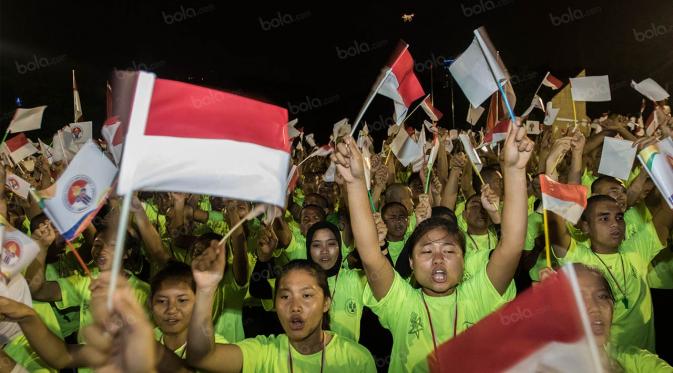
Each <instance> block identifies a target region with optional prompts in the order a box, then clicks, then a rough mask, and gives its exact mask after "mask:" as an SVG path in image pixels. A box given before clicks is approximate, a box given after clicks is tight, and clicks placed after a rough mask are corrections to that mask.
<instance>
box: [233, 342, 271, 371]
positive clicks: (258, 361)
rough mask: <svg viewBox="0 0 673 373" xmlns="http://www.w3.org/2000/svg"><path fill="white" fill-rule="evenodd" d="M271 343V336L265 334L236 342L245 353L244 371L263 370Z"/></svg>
mask: <svg viewBox="0 0 673 373" xmlns="http://www.w3.org/2000/svg"><path fill="white" fill-rule="evenodd" d="M269 343H270V341H269V338H268V337H266V336H263V335H258V336H257V337H255V338H246V339H244V340H242V341H240V342H238V343H236V345H237V346H238V347H239V348H240V349H241V354H243V370H242V371H243V372H257V371H263V367H264V361H265V360H266V354H267V351H266V350H267V346H268V345H269Z"/></svg>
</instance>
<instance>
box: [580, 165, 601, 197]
mask: <svg viewBox="0 0 673 373" xmlns="http://www.w3.org/2000/svg"><path fill="white" fill-rule="evenodd" d="M596 179H598V176H596V175H594V173H593V172H592V171H591V170H589V169H588V168H585V169H584V173H583V174H582V178H581V179H580V181H581V182H582V185H584V186H585V187H587V198H589V197H591V184H592V183H593V182H594V181H595V180H596Z"/></svg>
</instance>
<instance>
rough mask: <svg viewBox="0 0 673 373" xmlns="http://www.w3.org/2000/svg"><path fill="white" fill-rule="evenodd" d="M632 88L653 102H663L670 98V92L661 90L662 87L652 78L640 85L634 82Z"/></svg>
mask: <svg viewBox="0 0 673 373" xmlns="http://www.w3.org/2000/svg"><path fill="white" fill-rule="evenodd" d="M631 87H633V89H635V90H636V91H638V92H640V94H641V95H643V96H645V97H647V98H648V99H650V100H652V101H662V100H665V99H667V98H668V96H669V95H668V92H666V90H665V89H663V88H661V86H660V85H659V84H657V82H655V81H654V79H651V78H647V79H645V80H643V81H642V82H640V83H636V82H634V81H633V80H632V81H631Z"/></svg>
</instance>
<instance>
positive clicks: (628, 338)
mask: <svg viewBox="0 0 673 373" xmlns="http://www.w3.org/2000/svg"><path fill="white" fill-rule="evenodd" d="M662 248H663V245H662V244H661V243H660V242H659V238H658V236H657V232H656V229H655V228H654V225H653V224H652V223H649V224H646V225H645V226H643V227H642V229H641V230H640V231H639V232H637V233H635V234H634V235H632V236H631V238H630V239H629V240H626V241H624V242H622V244H621V245H620V246H619V251H618V252H617V253H614V254H597V253H594V252H593V251H591V249H590V248H589V246H586V244H585V243H578V242H576V241H575V240H571V243H570V247H569V248H568V253H567V254H566V256H565V257H564V258H561V259H560V260H559V261H560V262H561V264H565V263H584V264H586V265H589V266H592V267H595V268H597V269H598V270H600V271H601V272H603V275H604V276H605V278H606V279H607V280H608V283H610V287H611V288H612V292H613V294H614V296H615V306H614V311H613V315H612V328H611V329H610V342H611V344H613V345H617V346H625V347H626V346H636V347H638V348H644V349H647V350H649V351H652V352H654V351H655V350H654V315H653V312H652V297H651V295H650V289H649V287H648V285H647V272H648V266H649V264H650V261H651V260H652V259H653V258H654V257H655V256H656V255H657V253H658V252H659V251H660V250H661V249H662ZM608 269H609V271H608ZM627 306H628V307H627Z"/></svg>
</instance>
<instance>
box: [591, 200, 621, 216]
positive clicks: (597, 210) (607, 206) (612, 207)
mask: <svg viewBox="0 0 673 373" xmlns="http://www.w3.org/2000/svg"><path fill="white" fill-rule="evenodd" d="M591 212H592V215H594V216H596V215H600V214H605V213H613V214H621V213H622V212H621V209H620V208H619V205H618V204H617V202H614V201H598V202H594V203H593V206H592V208H591Z"/></svg>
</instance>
